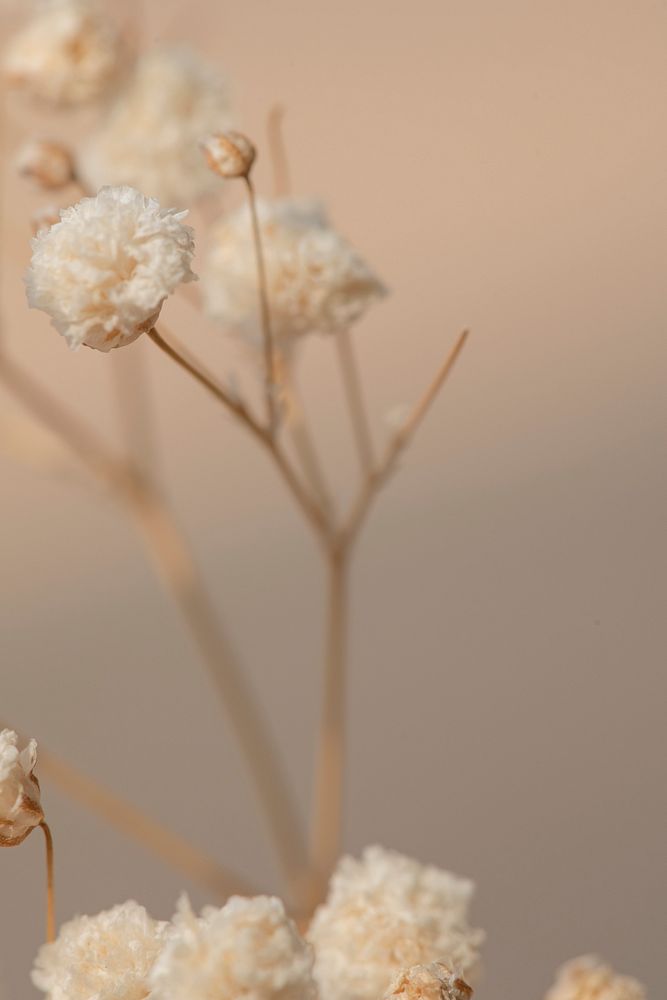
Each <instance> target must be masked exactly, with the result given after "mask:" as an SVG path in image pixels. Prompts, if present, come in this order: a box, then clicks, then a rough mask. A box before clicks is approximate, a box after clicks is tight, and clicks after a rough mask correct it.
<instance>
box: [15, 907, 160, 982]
mask: <svg viewBox="0 0 667 1000" xmlns="http://www.w3.org/2000/svg"><path fill="white" fill-rule="evenodd" d="M166 927H167V925H166V924H164V923H158V922H157V921H155V920H153V919H152V918H151V917H150V916H149V915H148V914H147V913H146V910H145V909H144V908H143V906H139V905H138V903H134V902H131V901H130V902H128V903H123V904H121V905H120V906H114V907H113V908H112V909H111V910H105V911H104V912H102V913H99V914H98V915H97V916H96V917H76V918H75V919H74V920H70V921H69V922H68V923H66V924H64V925H63V926H62V927H61V929H60V934H59V935H58V938H57V940H56V941H54V942H53V943H51V944H45V945H43V946H42V947H41V948H40V950H39V954H38V955H37V959H36V961H35V967H34V970H33V973H32V980H33V983H34V984H35V986H37V987H38V989H40V990H43V991H44V992H45V993H48V995H49V1000H92V998H93V997H94V998H95V1000H144V998H145V997H147V996H148V995H149V989H148V975H149V973H150V970H151V968H152V966H153V963H154V962H155V959H156V957H157V955H158V953H159V951H160V949H161V947H162V944H163V941H164V936H165V932H166Z"/></svg>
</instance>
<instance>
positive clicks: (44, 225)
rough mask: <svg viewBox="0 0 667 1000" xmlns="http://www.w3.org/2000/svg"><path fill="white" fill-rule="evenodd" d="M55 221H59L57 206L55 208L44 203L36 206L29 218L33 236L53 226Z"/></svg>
mask: <svg viewBox="0 0 667 1000" xmlns="http://www.w3.org/2000/svg"><path fill="white" fill-rule="evenodd" d="M56 222H60V209H59V208H56V206H55V205H44V206H43V207H42V208H38V209H37V211H36V212H33V214H32V216H31V218H30V225H31V227H32V233H33V236H37V234H38V233H44V232H46V230H47V229H50V228H51V226H55V224H56Z"/></svg>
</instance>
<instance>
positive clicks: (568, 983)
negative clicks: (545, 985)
mask: <svg viewBox="0 0 667 1000" xmlns="http://www.w3.org/2000/svg"><path fill="white" fill-rule="evenodd" d="M545 1000H646V991H645V990H644V987H643V986H642V984H641V983H639V982H638V981H637V980H636V979H632V978H630V976H619V975H618V973H616V972H614V970H613V969H611V968H610V967H609V966H608V965H605V964H604V962H601V961H600V959H599V958H595V957H594V956H592V955H585V956H583V957H582V958H575V959H574V961H572V962H568V963H567V965H564V966H563V968H562V969H561V970H560V972H559V974H558V977H557V979H556V983H555V985H554V986H552V988H551V989H550V990H549V992H548V993H547V995H546V998H545Z"/></svg>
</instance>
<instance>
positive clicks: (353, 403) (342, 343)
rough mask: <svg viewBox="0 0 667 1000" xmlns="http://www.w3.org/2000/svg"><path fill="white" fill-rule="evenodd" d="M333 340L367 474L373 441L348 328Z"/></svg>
mask: <svg viewBox="0 0 667 1000" xmlns="http://www.w3.org/2000/svg"><path fill="white" fill-rule="evenodd" d="M335 340H336V347H337V348H338V360H339V362H340V369H341V373H342V376H343V385H344V386H345V395H346V397H347V405H348V408H349V410H350V417H351V418H352V427H353V429H354V439H355V443H356V446H357V452H358V455H359V464H360V465H361V471H362V474H363V475H365V476H369V475H371V474H372V471H373V461H374V460H373V442H372V438H371V429H370V425H369V422H368V415H367V412H366V404H365V402H364V394H363V391H362V387H361V377H360V375H359V368H358V365H357V360H356V357H355V353H354V348H353V346H352V338H351V337H350V333H349V330H341V331H340V332H339V333H337V334H336V336H335Z"/></svg>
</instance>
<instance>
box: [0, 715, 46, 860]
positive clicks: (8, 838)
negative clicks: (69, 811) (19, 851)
mask: <svg viewBox="0 0 667 1000" xmlns="http://www.w3.org/2000/svg"><path fill="white" fill-rule="evenodd" d="M36 763H37V743H36V742H35V740H30V742H29V743H28V745H27V746H26V747H24V749H23V750H19V748H18V736H17V735H16V733H15V732H13V730H11V729H3V730H2V732H0V847H14V846H15V845H16V844H20V843H21V842H22V841H23V840H25V838H26V837H27V836H28V834H29V833H30V832H31V831H32V830H34V829H35V827H36V826H39V824H40V823H41V822H42V820H43V819H44V813H43V811H42V807H41V804H40V796H39V784H38V782H37V778H36V777H35V774H34V771H35V765H36Z"/></svg>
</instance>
